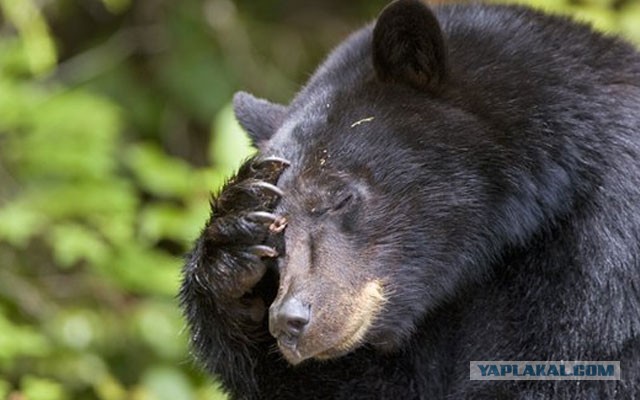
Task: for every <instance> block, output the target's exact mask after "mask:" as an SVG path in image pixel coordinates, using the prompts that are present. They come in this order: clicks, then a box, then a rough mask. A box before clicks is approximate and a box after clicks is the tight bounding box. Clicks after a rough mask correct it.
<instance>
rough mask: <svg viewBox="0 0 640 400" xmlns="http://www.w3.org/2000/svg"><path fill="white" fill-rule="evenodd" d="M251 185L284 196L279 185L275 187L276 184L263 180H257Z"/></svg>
mask: <svg viewBox="0 0 640 400" xmlns="http://www.w3.org/2000/svg"><path fill="white" fill-rule="evenodd" d="M251 185H252V186H256V187H259V188H261V189H263V190H266V191H269V192H271V193H273V194H275V195H278V196H280V197H282V196H284V192H283V191H282V189H280V188H279V187H277V186H276V185H272V184H271V183H269V182H264V181H257V182H254V183H252V184H251Z"/></svg>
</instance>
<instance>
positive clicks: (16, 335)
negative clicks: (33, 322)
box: [0, 309, 51, 366]
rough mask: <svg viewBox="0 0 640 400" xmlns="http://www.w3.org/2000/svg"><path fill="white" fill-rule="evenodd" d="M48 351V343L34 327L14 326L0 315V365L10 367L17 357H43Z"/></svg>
mask: <svg viewBox="0 0 640 400" xmlns="http://www.w3.org/2000/svg"><path fill="white" fill-rule="evenodd" d="M0 311H2V310H1V309H0ZM50 350H51V348H50V343H49V341H48V340H47V339H46V338H45V337H44V336H43V335H42V334H40V333H39V332H37V331H36V329H35V328H34V327H31V326H27V325H17V324H14V323H12V322H11V321H10V320H8V319H7V318H6V317H4V316H3V315H2V313H0V365H5V366H6V365H11V363H12V362H13V361H15V359H16V358H18V357H24V356H32V357H41V356H45V355H46V354H47V353H48V352H49V351H50Z"/></svg>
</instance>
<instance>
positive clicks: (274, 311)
mask: <svg viewBox="0 0 640 400" xmlns="http://www.w3.org/2000/svg"><path fill="white" fill-rule="evenodd" d="M274 306H275V304H274V305H272V306H271V309H270V310H269V332H271V335H273V337H275V338H277V339H278V341H279V342H280V343H281V344H284V345H285V346H287V347H295V345H296V344H297V342H298V338H299V337H300V335H301V334H302V332H303V331H304V328H305V326H307V324H308V323H309V319H310V318H311V311H310V307H309V306H307V305H305V304H303V303H302V302H301V301H300V300H298V299H296V298H295V297H289V298H288V299H285V300H284V301H282V302H281V303H280V304H279V305H277V306H275V307H274Z"/></svg>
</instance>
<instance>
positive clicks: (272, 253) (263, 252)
mask: <svg viewBox="0 0 640 400" xmlns="http://www.w3.org/2000/svg"><path fill="white" fill-rule="evenodd" d="M249 251H250V252H251V253H252V254H254V255H256V256H258V257H270V258H275V257H278V255H279V254H278V252H277V251H276V249H274V248H273V247H269V246H265V245H263V244H257V245H255V246H251V247H249Z"/></svg>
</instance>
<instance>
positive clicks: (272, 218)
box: [247, 211, 278, 224]
mask: <svg viewBox="0 0 640 400" xmlns="http://www.w3.org/2000/svg"><path fill="white" fill-rule="evenodd" d="M247 219H248V220H250V221H253V222H262V223H265V224H273V223H275V222H276V221H277V220H278V217H277V216H276V215H274V214H271V213H270V212H266V211H254V212H251V213H249V214H247Z"/></svg>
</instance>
